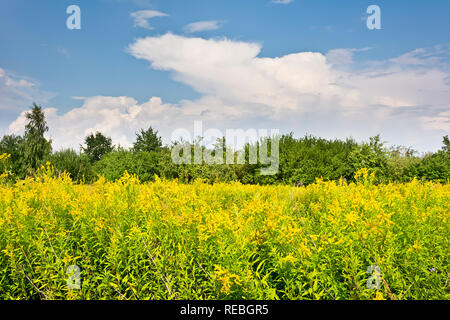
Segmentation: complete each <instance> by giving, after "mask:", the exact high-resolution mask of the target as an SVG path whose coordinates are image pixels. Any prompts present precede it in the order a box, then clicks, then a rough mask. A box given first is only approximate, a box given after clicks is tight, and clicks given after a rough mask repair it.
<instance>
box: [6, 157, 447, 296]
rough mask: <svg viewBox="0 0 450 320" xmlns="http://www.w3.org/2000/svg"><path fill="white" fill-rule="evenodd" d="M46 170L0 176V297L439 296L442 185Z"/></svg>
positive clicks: (442, 291) (365, 174) (363, 177)
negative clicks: (300, 183)
mask: <svg viewBox="0 0 450 320" xmlns="http://www.w3.org/2000/svg"><path fill="white" fill-rule="evenodd" d="M121 156H123V155H121ZM127 156H128V155H127ZM54 174H55V173H54V171H53V170H52V168H51V167H50V166H47V167H45V168H42V170H41V171H40V173H39V175H38V176H36V177H35V178H27V179H26V180H23V181H20V182H18V183H17V184H15V185H14V186H8V185H2V186H0V265H1V266H2V268H1V269H0V279H1V284H0V299H449V298H450V296H449V293H448V286H449V278H448V277H449V272H450V270H449V265H450V264H449V261H448V251H449V243H448V235H449V234H450V224H449V215H450V213H449V211H448V203H449V202H450V185H448V184H445V185H443V184H436V183H432V182H426V183H422V182H420V181H417V180H414V181H412V182H409V183H405V184H379V185H376V186H375V185H374V184H373V181H374V179H375V175H374V174H373V171H371V170H367V169H362V170H359V171H358V172H357V174H356V177H355V179H356V183H346V182H345V181H343V180H342V179H341V180H340V181H337V182H333V181H328V182H324V181H323V180H320V179H318V180H317V181H316V182H315V183H313V184H310V185H308V186H307V187H292V186H282V185H280V186H256V185H242V184H240V183H230V184H228V183H218V184H214V185H210V184H204V183H202V182H200V181H196V182H193V183H192V184H180V183H178V182H176V181H165V180H160V179H157V180H156V181H154V182H151V183H148V184H142V183H140V182H139V181H138V179H137V178H136V177H134V176H130V175H129V174H125V175H124V176H123V177H122V178H121V179H119V180H118V181H116V182H108V181H106V180H105V179H99V180H98V181H97V182H95V183H94V184H93V185H78V184H74V183H73V182H72V181H71V180H70V178H69V176H68V175H67V174H63V175H59V176H55V175H54ZM71 265H76V266H78V267H79V268H80V270H81V274H80V276H81V278H80V279H81V289H80V290H70V289H69V288H68V286H67V279H68V277H69V274H67V272H66V271H67V270H68V267H69V266H71ZM371 265H376V266H378V267H379V268H380V270H381V274H380V277H381V279H380V280H381V281H380V286H379V289H376V288H375V289H369V288H368V287H367V285H366V283H367V281H368V278H369V277H370V276H371V274H368V273H367V269H368V267H369V266H371Z"/></svg>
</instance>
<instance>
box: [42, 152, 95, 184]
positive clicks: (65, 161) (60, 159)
mask: <svg viewBox="0 0 450 320" xmlns="http://www.w3.org/2000/svg"><path fill="white" fill-rule="evenodd" d="M44 161H49V162H50V163H51V164H52V166H53V167H54V168H55V173H56V174H59V173H63V172H66V173H68V174H69V175H70V178H71V179H72V180H73V181H76V182H87V183H91V182H93V181H94V178H95V176H94V173H93V170H92V164H91V162H90V159H89V157H88V156H87V155H86V154H78V153H77V152H76V151H75V150H72V149H63V150H60V151H57V152H54V153H52V154H51V155H49V156H47V157H46V158H45V159H44Z"/></svg>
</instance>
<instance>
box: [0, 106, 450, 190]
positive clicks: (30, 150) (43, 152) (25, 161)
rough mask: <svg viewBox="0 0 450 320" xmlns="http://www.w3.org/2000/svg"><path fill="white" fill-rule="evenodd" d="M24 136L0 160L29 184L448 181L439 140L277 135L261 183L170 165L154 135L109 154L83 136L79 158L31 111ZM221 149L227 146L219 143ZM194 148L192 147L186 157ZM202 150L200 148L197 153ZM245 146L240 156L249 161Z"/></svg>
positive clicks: (256, 176) (3, 149) (255, 174)
mask: <svg viewBox="0 0 450 320" xmlns="http://www.w3.org/2000/svg"><path fill="white" fill-rule="evenodd" d="M26 119H27V123H26V126H25V131H24V135H23V136H19V135H4V136H3V137H2V139H1V141H0V155H1V154H4V153H6V154H9V155H11V156H10V158H9V159H8V163H7V164H0V165H2V166H4V167H5V166H8V168H0V170H1V171H0V172H3V171H4V170H6V169H8V171H9V172H10V173H11V174H10V179H11V180H13V181H16V180H20V179H23V178H25V177H27V176H33V175H35V174H36V172H37V171H38V170H39V168H41V166H43V165H45V164H46V163H48V162H49V163H51V165H52V166H53V167H54V170H55V172H56V173H57V174H58V173H63V172H66V173H68V174H69V175H70V177H71V178H72V180H74V181H76V182H78V183H92V182H93V181H95V180H96V179H98V178H99V177H100V176H103V177H105V178H106V179H108V180H111V181H114V180H116V179H119V178H120V177H121V176H122V175H123V174H124V173H125V171H127V172H128V173H130V174H135V175H137V176H138V177H139V178H140V180H141V181H143V182H147V181H152V180H153V179H154V178H155V176H159V177H162V178H167V179H178V180H179V181H181V182H186V183H189V182H191V181H193V180H196V179H198V178H200V179H203V180H205V181H207V182H209V183H214V182H229V181H240V182H241V183H245V184H291V185H307V184H310V183H313V182H314V181H315V179H316V178H320V177H322V178H323V179H324V180H338V179H340V178H341V177H342V178H343V179H345V180H347V181H352V180H353V179H354V174H355V172H356V171H357V170H359V169H361V168H368V169H371V170H373V171H374V172H375V173H376V181H377V182H384V183H387V182H407V181H411V180H412V179H414V178H417V179H420V180H427V181H428V180H429V181H436V182H442V183H447V182H448V181H449V179H450V141H449V138H448V136H445V137H444V138H443V146H442V149H441V150H439V151H437V152H434V153H428V154H425V155H418V153H417V152H416V151H414V150H412V149H411V148H407V147H401V146H398V147H391V148H387V147H385V144H384V142H383V141H381V139H380V136H379V135H377V136H375V137H372V138H370V141H368V142H356V141H355V140H354V139H351V138H348V139H346V140H339V139H334V140H329V139H322V138H318V137H314V136H309V135H306V136H304V137H301V138H295V137H294V136H293V134H287V135H282V136H281V137H280V141H279V171H278V173H277V174H275V175H272V176H262V175H260V170H261V168H262V167H263V165H262V164H260V163H257V164H249V163H248V161H247V162H246V163H245V164H232V165H228V164H205V163H203V164H199V165H192V164H178V165H177V164H174V163H173V161H172V158H171V151H172V147H173V145H172V146H169V145H163V143H162V140H161V137H159V136H158V131H156V130H154V129H153V128H152V127H149V128H147V129H141V130H140V131H139V132H137V133H136V140H135V142H134V143H133V147H131V148H129V149H125V148H122V147H120V146H114V145H113V142H112V139H111V138H110V137H107V136H105V135H104V134H102V133H101V132H96V133H92V134H89V135H88V136H86V137H85V139H84V144H83V145H82V146H80V150H79V151H76V150H73V149H64V150H59V151H53V150H52V141H51V140H47V139H46V138H45V134H46V132H48V130H49V128H48V126H47V123H46V120H45V116H44V112H43V110H42V108H41V107H40V106H38V105H36V104H33V107H32V109H31V110H30V111H29V112H27V113H26ZM217 144H218V145H225V144H226V141H225V138H223V139H221V140H220V141H218V142H217ZM195 147H198V145H197V146H194V145H192V150H194V148H195ZM201 148H205V147H204V146H201ZM249 148H250V145H249V144H247V145H246V146H245V147H244V148H243V149H244V150H243V151H244V152H245V154H246V156H247V157H248V151H249Z"/></svg>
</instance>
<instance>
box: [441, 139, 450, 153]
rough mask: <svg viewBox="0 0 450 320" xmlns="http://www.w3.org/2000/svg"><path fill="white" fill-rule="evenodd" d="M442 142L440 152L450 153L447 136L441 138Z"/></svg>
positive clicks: (449, 141) (449, 142) (449, 140)
mask: <svg viewBox="0 0 450 320" xmlns="http://www.w3.org/2000/svg"><path fill="white" fill-rule="evenodd" d="M442 142H443V143H444V146H443V147H442V150H443V151H445V152H447V153H450V139H449V138H448V136H445V137H444V138H443V141H442Z"/></svg>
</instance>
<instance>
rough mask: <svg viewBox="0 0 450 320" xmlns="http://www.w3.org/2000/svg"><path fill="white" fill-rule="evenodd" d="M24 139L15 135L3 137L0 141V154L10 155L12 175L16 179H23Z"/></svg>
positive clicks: (24, 171)
mask: <svg viewBox="0 0 450 320" xmlns="http://www.w3.org/2000/svg"><path fill="white" fill-rule="evenodd" d="M24 144H25V143H24V139H23V137H21V136H16V135H13V134H12V135H4V136H3V138H2V140H0V154H3V153H7V154H10V155H11V166H12V173H13V175H14V177H16V178H19V179H21V178H24V176H25V173H26V164H25V162H24Z"/></svg>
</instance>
